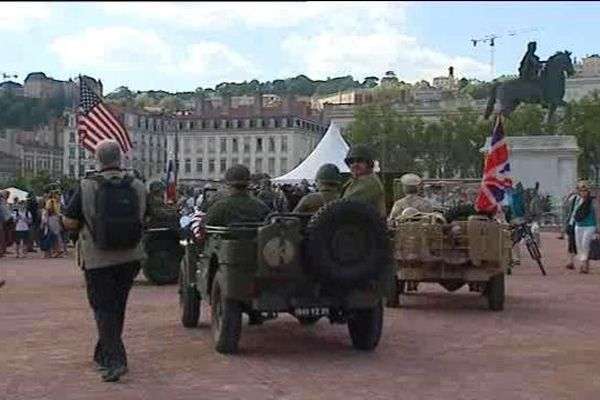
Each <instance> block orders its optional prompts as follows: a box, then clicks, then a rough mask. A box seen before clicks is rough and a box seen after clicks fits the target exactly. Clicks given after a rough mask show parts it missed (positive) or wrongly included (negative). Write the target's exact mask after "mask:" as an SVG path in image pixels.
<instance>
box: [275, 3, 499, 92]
mask: <svg viewBox="0 0 600 400" xmlns="http://www.w3.org/2000/svg"><path fill="white" fill-rule="evenodd" d="M405 8H406V7H401V8H399V9H395V8H394V7H393V6H392V5H390V4H380V5H379V6H377V7H366V8H361V7H358V6H356V7H350V8H345V9H344V10H342V12H341V15H339V17H340V18H338V15H336V18H335V19H333V20H332V21H330V22H328V23H325V24H323V25H321V26H319V27H318V28H317V29H316V30H315V32H314V33H312V34H309V35H302V34H297V33H294V34H292V35H290V36H288V37H286V38H284V39H283V41H282V43H281V47H282V50H283V51H284V52H285V53H286V54H287V55H288V56H289V57H290V58H289V61H290V63H292V64H294V65H296V66H297V68H298V72H301V71H302V72H304V73H306V74H307V75H308V76H310V77H311V78H313V79H323V78H326V77H328V76H340V75H348V74H350V75H353V76H354V77H355V78H356V79H361V78H363V77H365V76H372V75H375V76H382V75H383V74H384V72H385V71H390V70H391V71H395V72H396V75H397V76H398V77H399V79H401V80H405V81H415V80H421V79H428V80H431V79H432V78H433V77H435V76H441V75H446V74H447V71H448V67H449V66H454V68H455V71H456V73H457V74H458V75H460V76H469V77H481V76H486V74H487V73H488V72H487V71H488V67H487V66H486V65H485V64H482V63H480V62H478V61H476V60H473V59H470V58H467V57H458V56H452V55H449V54H445V53H442V52H439V51H435V50H432V49H428V48H427V47H425V46H424V45H423V44H421V43H419V41H418V40H417V39H416V38H414V37H411V36H408V35H406V34H405V33H403V30H402V26H403V22H404V18H405ZM307 49H308V50H307Z"/></svg>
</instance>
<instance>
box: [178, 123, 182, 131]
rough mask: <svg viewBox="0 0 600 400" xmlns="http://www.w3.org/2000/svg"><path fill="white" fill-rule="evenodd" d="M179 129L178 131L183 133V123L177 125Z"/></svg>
mask: <svg viewBox="0 0 600 400" xmlns="http://www.w3.org/2000/svg"><path fill="white" fill-rule="evenodd" d="M177 128H178V130H180V131H182V130H183V122H180V123H179V124H178V125H177Z"/></svg>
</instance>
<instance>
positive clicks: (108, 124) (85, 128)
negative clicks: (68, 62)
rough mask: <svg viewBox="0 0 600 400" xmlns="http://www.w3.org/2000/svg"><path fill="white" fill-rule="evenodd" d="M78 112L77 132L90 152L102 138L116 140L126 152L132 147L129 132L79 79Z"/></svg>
mask: <svg viewBox="0 0 600 400" xmlns="http://www.w3.org/2000/svg"><path fill="white" fill-rule="evenodd" d="M79 82H80V85H79V87H80V91H79V94H80V100H79V114H78V116H77V133H78V135H79V142H80V143H81V145H82V146H83V147H84V148H86V149H87V150H89V151H91V152H92V153H96V147H97V146H98V143H100V141H102V140H104V139H113V140H116V141H117V142H118V143H119V144H120V145H121V151H122V152H123V154H126V153H127V152H128V151H129V150H130V149H131V148H132V147H133V145H132V143H131V138H130V137H129V133H127V130H126V129H125V127H124V126H123V124H121V122H120V121H119V120H118V119H117V118H115V117H114V116H113V115H112V114H111V112H110V111H109V110H108V109H107V108H106V107H105V106H104V104H103V103H102V100H101V99H100V97H98V96H97V95H96V93H94V91H93V90H92V89H90V87H89V86H88V85H86V83H85V82H84V81H83V80H82V79H80V80H79Z"/></svg>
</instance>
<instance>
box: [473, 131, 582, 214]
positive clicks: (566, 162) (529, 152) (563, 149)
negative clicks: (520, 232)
mask: <svg viewBox="0 0 600 400" xmlns="http://www.w3.org/2000/svg"><path fill="white" fill-rule="evenodd" d="M506 140H507V144H508V147H509V148H510V167H511V176H512V179H513V182H514V184H516V183H517V182H521V183H522V184H523V186H524V187H525V188H530V187H534V186H535V183H536V182H539V183H540V193H541V194H543V195H546V194H548V195H550V196H551V199H552V205H553V208H554V210H555V211H558V210H559V209H560V205H561V202H562V198H563V196H565V195H566V194H567V193H568V192H569V191H570V190H572V189H573V188H574V187H575V184H576V183H577V156H578V152H579V147H578V146H577V140H576V139H575V137H574V136H507V137H506ZM489 145H490V138H488V139H487V141H486V143H485V146H484V147H483V148H482V149H481V151H482V153H484V154H485V153H487V151H488V150H489Z"/></svg>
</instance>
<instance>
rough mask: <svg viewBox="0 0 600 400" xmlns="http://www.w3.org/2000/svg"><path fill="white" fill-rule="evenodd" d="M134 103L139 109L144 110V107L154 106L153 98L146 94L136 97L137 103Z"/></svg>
mask: <svg viewBox="0 0 600 400" xmlns="http://www.w3.org/2000/svg"><path fill="white" fill-rule="evenodd" d="M134 103H135V105H136V106H137V107H139V108H144V107H148V106H152V105H154V102H153V101H152V98H151V97H150V95H149V94H148V93H146V92H144V93H140V94H138V95H137V96H135V102H134Z"/></svg>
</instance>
